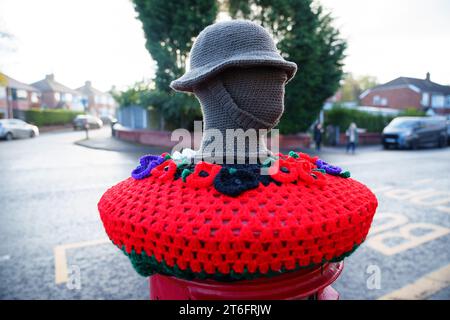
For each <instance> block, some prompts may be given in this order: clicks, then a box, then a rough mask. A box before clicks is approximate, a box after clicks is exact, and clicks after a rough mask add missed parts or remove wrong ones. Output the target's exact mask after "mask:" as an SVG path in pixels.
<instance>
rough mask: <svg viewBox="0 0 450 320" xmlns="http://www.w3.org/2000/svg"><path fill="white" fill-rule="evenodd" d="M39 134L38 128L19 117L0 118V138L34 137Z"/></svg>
mask: <svg viewBox="0 0 450 320" xmlns="http://www.w3.org/2000/svg"><path fill="white" fill-rule="evenodd" d="M38 135H39V128H38V127H36V126H35V125H32V124H29V123H26V122H25V121H22V120H19V119H1V120H0V138H1V139H5V140H12V139H16V138H34V137H36V136H38Z"/></svg>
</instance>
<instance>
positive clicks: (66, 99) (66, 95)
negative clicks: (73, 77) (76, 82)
mask: <svg viewBox="0 0 450 320" xmlns="http://www.w3.org/2000/svg"><path fill="white" fill-rule="evenodd" d="M62 100H63V101H64V102H72V95H71V94H70V93H64V94H63V96H62Z"/></svg>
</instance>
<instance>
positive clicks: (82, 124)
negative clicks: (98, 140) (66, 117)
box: [72, 114, 103, 130]
mask: <svg viewBox="0 0 450 320" xmlns="http://www.w3.org/2000/svg"><path fill="white" fill-rule="evenodd" d="M72 124H73V129H74V130H81V129H86V125H87V126H88V129H100V128H101V127H103V121H102V120H100V119H99V118H97V117H94V116H91V115H88V114H81V115H78V116H76V117H75V119H73V122H72Z"/></svg>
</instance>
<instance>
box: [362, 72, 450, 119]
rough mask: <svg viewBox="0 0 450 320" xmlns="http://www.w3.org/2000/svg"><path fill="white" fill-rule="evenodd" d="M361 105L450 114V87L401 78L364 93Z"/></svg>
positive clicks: (427, 77)
mask: <svg viewBox="0 0 450 320" xmlns="http://www.w3.org/2000/svg"><path fill="white" fill-rule="evenodd" d="M359 98H360V100H361V105H364V106H373V107H387V108H394V109H400V110H404V109H406V108H415V109H417V110H424V111H428V110H430V109H431V110H432V111H434V113H436V114H450V86H446V85H441V84H438V83H435V82H432V81H431V79H430V74H429V73H427V75H426V78H425V79H417V78H407V77H399V78H397V79H394V80H392V81H389V82H387V83H385V84H382V85H378V86H376V87H373V88H371V89H368V90H366V91H364V92H363V93H362V94H361V95H360V96H359Z"/></svg>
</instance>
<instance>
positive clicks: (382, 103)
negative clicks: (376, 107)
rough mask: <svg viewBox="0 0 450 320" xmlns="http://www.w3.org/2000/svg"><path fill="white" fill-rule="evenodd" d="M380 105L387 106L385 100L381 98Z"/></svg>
mask: <svg viewBox="0 0 450 320" xmlns="http://www.w3.org/2000/svg"><path fill="white" fill-rule="evenodd" d="M380 104H381V105H382V106H387V104H388V101H387V98H381V103H380Z"/></svg>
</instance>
